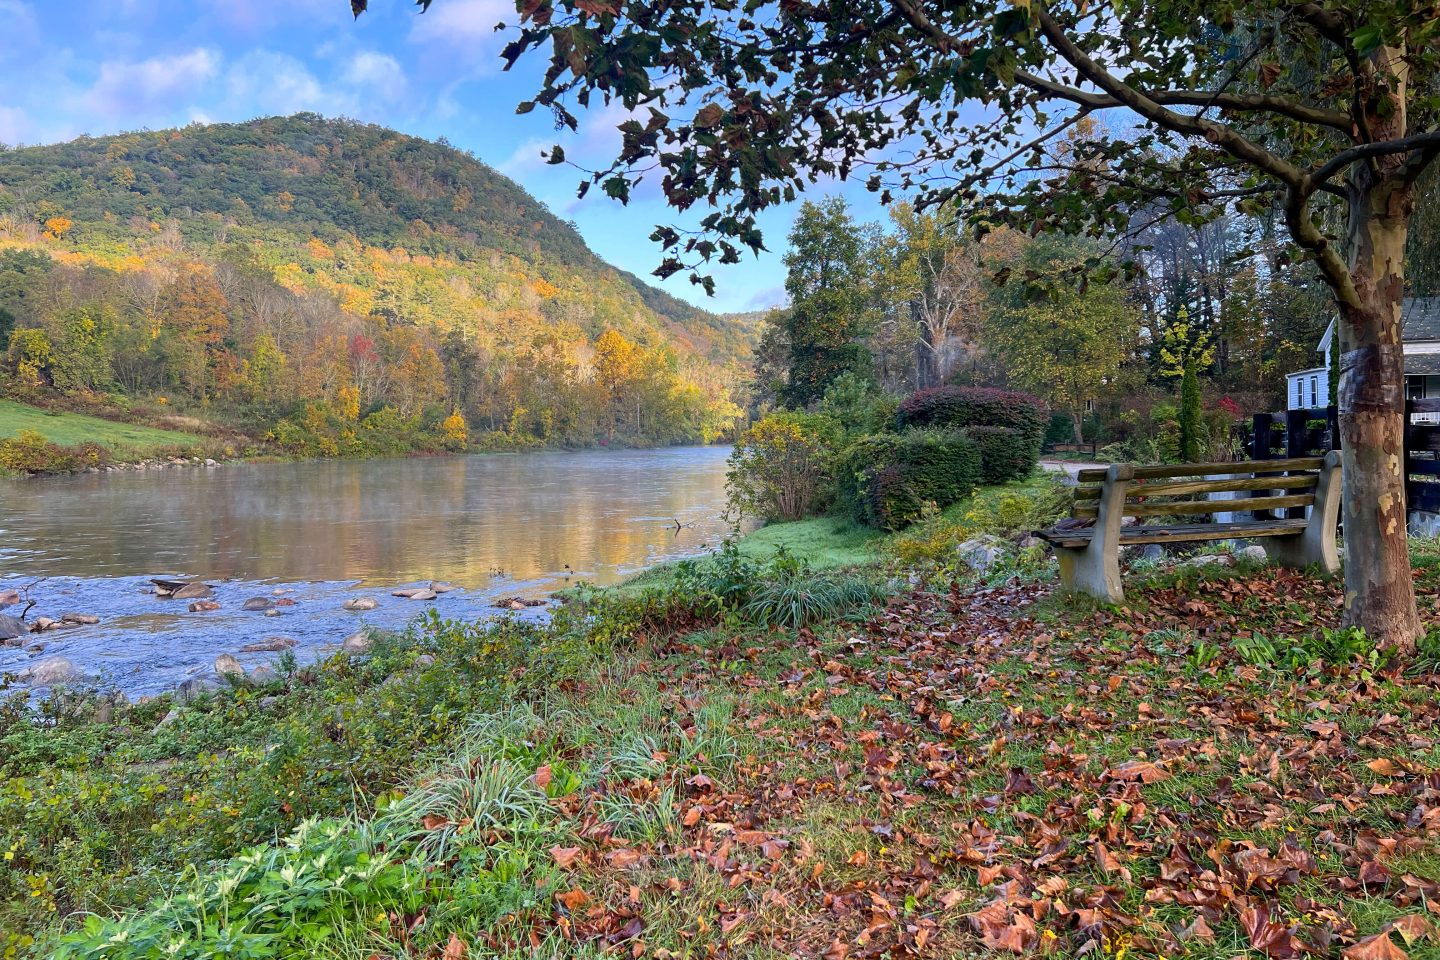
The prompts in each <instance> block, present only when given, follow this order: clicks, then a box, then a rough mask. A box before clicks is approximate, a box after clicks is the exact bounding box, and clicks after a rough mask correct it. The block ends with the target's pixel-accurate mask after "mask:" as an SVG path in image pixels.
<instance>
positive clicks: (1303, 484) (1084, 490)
mask: <svg viewBox="0 0 1440 960" xmlns="http://www.w3.org/2000/svg"><path fill="white" fill-rule="evenodd" d="M1319 482H1320V477H1319V475H1318V474H1314V473H1302V474H1299V475H1297V476H1293V477H1241V478H1239V479H1237V480H1177V481H1175V482H1173V483H1135V484H1131V485H1130V488H1129V489H1128V490H1126V491H1125V495H1126V496H1127V497H1178V496H1189V495H1191V494H1198V493H1232V492H1235V491H1239V490H1305V489H1308V488H1310V487H1313V486H1315V485H1317V484H1318V483H1319ZM1102 489H1104V488H1103V487H1100V486H1094V487H1076V488H1075V499H1076V500H1099V499H1100V491H1101V490H1102Z"/></svg>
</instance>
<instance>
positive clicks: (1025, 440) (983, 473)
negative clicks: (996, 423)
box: [965, 427, 1040, 483]
mask: <svg viewBox="0 0 1440 960" xmlns="http://www.w3.org/2000/svg"><path fill="white" fill-rule="evenodd" d="M965 433H966V435H967V436H969V438H970V439H971V440H973V441H975V446H976V448H977V449H978V450H979V451H980V482H981V483H1009V482H1010V481H1011V480H1019V479H1020V478H1021V477H1023V476H1025V475H1026V474H1028V473H1029V472H1030V471H1031V470H1033V469H1035V463H1036V461H1037V460H1039V459H1040V451H1039V448H1038V447H1036V446H1035V444H1034V443H1032V442H1031V440H1030V438H1029V437H1026V436H1024V435H1023V434H1021V432H1020V431H1019V430H1016V429H1014V428H1013V427H969V428H967V429H966V430H965Z"/></svg>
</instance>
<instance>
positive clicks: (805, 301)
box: [780, 197, 874, 408]
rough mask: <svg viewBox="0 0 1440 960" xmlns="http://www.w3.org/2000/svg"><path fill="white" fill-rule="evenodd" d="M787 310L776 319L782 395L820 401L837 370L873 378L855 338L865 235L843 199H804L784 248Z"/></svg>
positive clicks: (864, 276) (861, 330) (866, 326)
mask: <svg viewBox="0 0 1440 960" xmlns="http://www.w3.org/2000/svg"><path fill="white" fill-rule="evenodd" d="M785 267H786V270H787V271H788V273H787V276H786V278H785V290H786V292H787V293H789V294H790V309H789V310H787V311H786V312H785V314H784V316H783V318H782V319H781V320H780V326H781V327H782V329H783V331H784V333H785V335H786V338H787V339H788V341H789V361H790V362H789V377H788V382H787V383H786V384H785V385H784V387H783V388H782V391H781V401H782V402H783V403H784V404H785V405H786V406H788V407H791V408H799V407H805V406H808V405H809V404H812V403H814V402H815V401H817V400H819V399H820V398H821V397H822V396H824V394H825V390H826V388H828V387H829V386H830V384H831V383H833V382H834V381H835V379H836V378H837V377H839V376H841V375H842V374H844V373H854V374H856V375H857V376H859V377H862V378H864V379H867V380H868V379H872V378H873V376H874V371H873V364H872V362H871V358H870V352H869V350H868V349H867V348H866V346H865V344H864V343H863V342H862V340H863V338H864V337H865V336H866V335H868V334H869V333H870V332H871V329H872V326H873V324H872V323H871V322H870V317H869V315H868V314H869V302H868V301H869V296H868V290H867V283H868V275H869V271H868V269H867V265H866V241H865V235H864V233H863V231H862V230H861V228H860V227H859V225H858V224H856V223H855V221H854V219H853V218H852V217H851V216H850V211H849V209H848V208H847V207H846V204H845V201H844V200H842V199H840V198H839V197H832V198H830V199H828V200H824V201H822V202H820V203H818V204H817V203H810V202H808V201H807V202H806V203H805V204H804V205H803V206H801V208H800V213H799V215H798V216H797V217H796V219H795V226H794V228H793V229H792V230H791V231H790V251H789V252H788V253H786V254H785Z"/></svg>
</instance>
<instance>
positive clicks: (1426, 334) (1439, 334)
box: [1315, 297, 1440, 373]
mask: <svg viewBox="0 0 1440 960" xmlns="http://www.w3.org/2000/svg"><path fill="white" fill-rule="evenodd" d="M1333 336H1335V321H1334V320H1331V321H1330V326H1328V327H1326V328H1325V336H1323V337H1321V338H1320V345H1319V346H1318V347H1316V348H1315V349H1316V350H1317V351H1319V352H1320V353H1325V354H1328V353H1329V352H1330V338H1331V337H1333ZM1400 339H1401V340H1402V341H1404V342H1405V343H1415V342H1417V341H1421V340H1440V297H1406V298H1405V302H1404V303H1403V304H1402V305H1401V307H1400ZM1407 372H1408V364H1407ZM1436 372H1437V373H1440V370H1437V371H1436Z"/></svg>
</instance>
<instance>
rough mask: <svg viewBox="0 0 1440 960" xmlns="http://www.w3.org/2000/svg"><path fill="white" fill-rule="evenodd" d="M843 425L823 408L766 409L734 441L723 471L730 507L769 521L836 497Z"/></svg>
mask: <svg viewBox="0 0 1440 960" xmlns="http://www.w3.org/2000/svg"><path fill="white" fill-rule="evenodd" d="M839 433H840V431H839V426H838V425H837V424H836V423H835V421H834V420H832V419H831V418H829V417H827V416H825V415H823V414H813V413H792V412H776V413H770V414H767V415H766V416H765V417H763V418H762V419H760V420H759V421H757V422H756V423H755V424H754V425H753V426H751V427H750V429H748V430H746V431H745V432H744V433H742V434H741V435H740V438H739V439H738V440H736V441H735V449H734V450H732V451H731V453H730V459H729V467H730V469H729V472H728V473H726V475H725V480H726V484H727V487H728V490H729V495H730V507H731V510H732V511H733V512H734V513H735V514H737V515H738V516H739V517H755V518H757V519H760V520H764V521H766V522H767V523H768V522H771V521H776V520H801V519H803V518H805V517H808V516H810V515H811V514H814V513H819V512H822V511H823V510H825V509H826V508H827V507H828V506H829V505H830V501H831V499H832V497H833V492H834V485H833V482H832V479H831V472H830V471H831V461H832V459H833V458H834V454H835V445H836V440H837V437H838V436H839Z"/></svg>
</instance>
